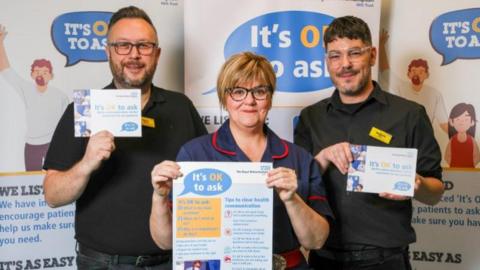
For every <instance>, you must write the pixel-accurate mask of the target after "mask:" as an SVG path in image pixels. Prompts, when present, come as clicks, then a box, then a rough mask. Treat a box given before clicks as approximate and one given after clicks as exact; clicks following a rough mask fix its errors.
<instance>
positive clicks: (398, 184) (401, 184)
mask: <svg viewBox="0 0 480 270" xmlns="http://www.w3.org/2000/svg"><path fill="white" fill-rule="evenodd" d="M411 188H412V185H410V184H409V183H407V182H404V181H398V182H396V183H395V185H394V186H393V189H394V190H400V191H407V190H410V189H411Z"/></svg>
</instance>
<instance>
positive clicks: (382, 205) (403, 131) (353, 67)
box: [295, 16, 443, 270]
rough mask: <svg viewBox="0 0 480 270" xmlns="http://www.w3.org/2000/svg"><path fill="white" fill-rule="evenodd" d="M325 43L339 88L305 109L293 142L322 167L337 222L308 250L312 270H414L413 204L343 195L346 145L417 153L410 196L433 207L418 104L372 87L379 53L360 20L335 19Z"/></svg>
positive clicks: (431, 170) (434, 178)
mask: <svg viewBox="0 0 480 270" xmlns="http://www.w3.org/2000/svg"><path fill="white" fill-rule="evenodd" d="M324 44H325V48H326V61H327V67H328V71H329V73H330V76H331V79H332V81H333V83H334V85H335V87H336V89H335V91H334V93H333V94H332V96H331V97H330V98H327V99H325V100H322V101H320V102H318V103H316V104H313V105H311V106H309V107H307V108H305V109H303V110H302V112H301V115H300V121H299V123H298V126H297V127H296V129H295V142H296V143H297V144H299V145H301V146H303V147H305V148H306V149H307V150H309V151H310V152H311V153H312V154H313V155H315V159H316V160H317V161H318V163H319V164H320V166H321V168H322V172H323V177H324V179H325V182H326V183H325V185H326V188H327V194H328V196H327V197H328V199H329V202H330V205H331V206H332V209H333V212H334V215H335V217H336V221H335V223H334V224H333V228H332V229H331V231H330V236H329V238H328V240H327V243H326V244H325V247H324V249H322V250H318V251H312V252H311V253H310V261H309V263H310V265H311V266H312V267H314V268H315V269H369V270H380V269H381V270H384V269H385V270H395V269H402V270H403V269H411V267H410V263H409V260H408V245H409V244H410V243H412V242H415V232H414V230H413V228H412V226H411V224H410V220H411V217H412V202H411V199H410V198H408V197H403V196H398V195H393V194H389V193H382V194H371V193H360V192H347V191H346V182H347V176H346V175H347V172H348V166H349V163H350V162H351V161H352V153H351V151H350V147H349V145H350V144H366V145H374V146H386V147H408V148H416V149H418V160H417V175H416V179H415V195H414V198H415V199H416V200H418V201H420V202H423V203H426V204H431V205H433V204H435V203H437V202H438V201H439V200H440V198H441V195H442V194H443V184H442V181H441V173H442V170H441V167H440V160H441V154H440V150H439V147H438V144H437V142H436V141H435V138H434V136H433V130H432V127H431V124H430V121H429V120H428V116H427V114H426V112H425V109H424V108H423V107H422V106H420V105H419V104H417V103H414V102H411V101H408V100H406V99H403V98H401V97H398V96H394V95H391V94H389V93H387V92H384V91H382V89H380V86H379V85H378V84H377V83H376V82H374V81H372V78H371V67H372V66H373V65H374V64H375V59H376V55H377V51H376V48H375V47H373V46H372V40H371V34H370V30H369V28H368V26H367V24H366V23H365V22H364V21H362V20H361V19H359V18H356V17H353V16H346V17H340V18H337V19H335V20H333V22H332V23H331V24H330V26H329V27H328V29H327V30H326V32H325V35H324ZM372 128H376V129H378V130H380V132H381V133H382V134H385V135H387V134H388V135H391V136H392V137H391V140H390V141H388V142H387V141H385V140H383V141H384V142H382V140H379V139H376V137H377V138H378V136H373V137H372V136H370V135H369V134H370V131H371V130H372Z"/></svg>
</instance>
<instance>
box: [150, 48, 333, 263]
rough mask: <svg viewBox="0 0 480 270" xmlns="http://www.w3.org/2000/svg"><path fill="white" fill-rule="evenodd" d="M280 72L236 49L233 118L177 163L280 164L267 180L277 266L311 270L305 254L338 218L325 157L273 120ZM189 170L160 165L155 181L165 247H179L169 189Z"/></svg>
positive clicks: (153, 221) (226, 100)
mask: <svg viewBox="0 0 480 270" xmlns="http://www.w3.org/2000/svg"><path fill="white" fill-rule="evenodd" d="M275 84H276V78H275V73H274V70H273V68H272V66H271V65H270V63H269V62H268V60H267V59H265V58H264V57H262V56H259V55H256V54H254V53H251V52H244V53H239V54H236V55H233V56H232V57H230V58H229V59H228V60H227V61H226V62H225V63H224V64H223V66H222V68H221V70H220V74H219V76H218V80H217V93H218V98H219V101H220V103H221V105H222V106H223V107H224V108H225V110H226V111H227V112H228V115H229V120H227V121H226V122H225V123H224V124H223V125H222V126H221V127H220V128H219V129H218V130H217V131H216V132H214V133H213V134H209V135H205V136H202V137H199V138H196V139H193V140H191V141H190V142H188V143H186V144H185V145H184V146H183V147H182V148H181V149H180V151H179V153H178V155H177V161H232V162H235V161H243V162H245V161H252V162H273V168H274V169H272V170H271V171H269V173H268V176H267V179H266V185H267V186H268V187H270V188H274V189H275V191H276V192H274V202H273V203H274V215H273V252H274V254H275V255H274V265H275V264H283V265H284V266H285V268H286V269H309V268H308V266H307V264H306V262H305V259H304V257H303V255H302V253H301V252H300V250H299V248H300V246H303V247H304V248H306V249H319V248H321V247H322V245H323V244H324V242H325V240H326V239H327V236H328V233H329V223H328V220H327V219H328V218H330V217H331V216H332V213H331V210H330V207H329V205H328V202H327V200H326V197H325V196H326V195H325V188H324V184H323V182H322V179H321V174H320V171H319V168H318V165H317V163H316V162H315V160H314V159H313V157H312V156H311V155H310V154H309V153H308V152H307V151H305V150H303V148H300V147H298V146H296V145H294V144H292V143H290V142H287V141H284V140H282V139H280V138H279V137H278V136H277V135H276V134H275V133H274V132H273V131H272V130H271V129H269V128H268V127H267V125H266V124H265V120H266V118H267V114H268V111H269V110H270V108H271V107H272V97H273V93H274V90H275ZM180 175H181V168H180V167H179V166H178V164H177V163H175V162H173V161H164V162H162V163H160V164H158V165H156V166H155V167H154V169H153V170H152V185H153V187H154V192H153V200H152V213H151V217H150V230H151V234H152V237H153V239H154V240H155V242H156V243H157V245H159V246H160V247H161V248H171V246H172V228H171V227H172V223H171V220H172V216H171V209H170V205H171V204H170V202H169V198H168V195H169V193H170V190H171V185H172V179H176V178H177V177H179V176H180Z"/></svg>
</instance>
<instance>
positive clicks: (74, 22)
mask: <svg viewBox="0 0 480 270" xmlns="http://www.w3.org/2000/svg"><path fill="white" fill-rule="evenodd" d="M111 16H112V12H101V11H85V12H71V13H65V14H62V15H60V16H58V17H57V18H55V20H54V21H53V23H52V28H51V35H52V41H53V44H54V45H55V47H56V48H57V50H58V51H59V52H60V53H61V54H63V55H65V57H66V58H67V63H66V64H65V66H67V67H68V66H72V65H75V64H76V63H78V62H80V61H86V62H105V61H107V55H106V53H105V46H106V45H107V30H108V22H109V21H110V17H111Z"/></svg>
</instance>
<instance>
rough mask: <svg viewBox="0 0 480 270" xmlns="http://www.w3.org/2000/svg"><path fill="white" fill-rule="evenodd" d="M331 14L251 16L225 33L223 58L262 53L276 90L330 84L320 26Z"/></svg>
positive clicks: (314, 88) (309, 88) (303, 89)
mask: <svg viewBox="0 0 480 270" xmlns="http://www.w3.org/2000/svg"><path fill="white" fill-rule="evenodd" d="M333 19H334V17H332V16H329V15H325V14H322V13H317V12H308V11H282V12H274V13H268V14H264V15H261V16H258V17H256V18H253V19H251V20H249V21H247V22H245V23H243V24H242V25H240V26H239V27H238V28H237V29H235V30H234V31H233V32H232V33H231V34H230V36H229V37H228V39H227V41H226V43H225V47H224V56H225V59H227V58H229V57H230V56H231V55H233V54H236V53H239V52H243V51H251V52H255V53H257V54H261V55H263V56H265V57H266V58H267V59H268V60H269V61H270V62H271V63H272V65H273V67H274V69H275V72H276V75H277V91H280V92H297V93H300V92H311V91H318V90H323V89H326V88H329V87H331V86H332V82H331V80H330V76H329V74H328V72H327V69H326V64H325V61H324V60H325V49H324V47H323V33H324V29H326V27H327V26H328V25H329V24H330V22H331V21H332V20H333Z"/></svg>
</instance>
